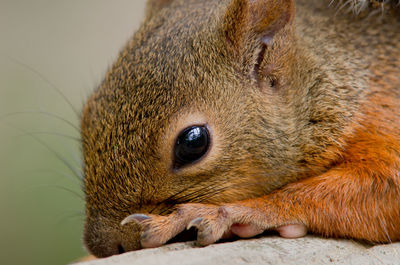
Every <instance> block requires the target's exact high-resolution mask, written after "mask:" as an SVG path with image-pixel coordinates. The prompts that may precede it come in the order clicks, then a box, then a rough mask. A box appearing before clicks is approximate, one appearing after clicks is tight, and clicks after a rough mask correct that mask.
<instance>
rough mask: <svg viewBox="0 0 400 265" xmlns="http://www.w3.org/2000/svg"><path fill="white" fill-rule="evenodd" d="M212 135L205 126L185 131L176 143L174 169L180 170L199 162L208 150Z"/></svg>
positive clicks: (193, 127)
mask: <svg viewBox="0 0 400 265" xmlns="http://www.w3.org/2000/svg"><path fill="white" fill-rule="evenodd" d="M209 144H210V135H209V132H208V130H207V128H206V127H205V126H192V127H189V128H186V129H184V130H183V131H182V132H181V133H180V134H179V136H178V139H177V140H176V143H175V150H174V155H175V158H174V159H175V162H174V168H179V167H182V166H184V165H187V164H190V163H193V162H195V161H196V160H199V159H200V158H201V157H202V156H203V155H204V154H205V153H206V152H207V150H208V147H209Z"/></svg>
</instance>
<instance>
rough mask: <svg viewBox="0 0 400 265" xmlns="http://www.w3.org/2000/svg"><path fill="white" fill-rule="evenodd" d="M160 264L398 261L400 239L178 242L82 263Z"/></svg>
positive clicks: (365, 263)
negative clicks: (200, 244) (371, 243)
mask: <svg viewBox="0 0 400 265" xmlns="http://www.w3.org/2000/svg"><path fill="white" fill-rule="evenodd" d="M112 264H117V265H128V264H129V265H136V264H146V265H153V264H154V265H160V264H274V265H279V264H299V265H302V264H304V265H305V264H307V265H309V264H352V265H369V264H371V265H372V264H385V265H386V264H397V265H400V243H394V244H389V245H378V246H373V247H372V246H369V245H363V244H360V243H358V242H354V241H350V240H333V239H323V238H317V237H312V236H307V237H305V238H299V239H283V238H279V237H264V238H258V239H252V240H240V241H235V242H232V243H221V244H214V245H211V246H208V247H205V248H199V247H196V246H195V245H194V243H192V242H189V243H177V244H171V245H167V246H164V247H161V248H156V249H146V250H141V251H135V252H130V253H126V254H123V255H119V256H113V257H110V258H107V259H101V260H94V261H89V262H83V263H79V265H112Z"/></svg>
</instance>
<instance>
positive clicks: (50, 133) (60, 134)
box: [17, 131, 81, 142]
mask: <svg viewBox="0 0 400 265" xmlns="http://www.w3.org/2000/svg"><path fill="white" fill-rule="evenodd" d="M30 134H32V135H53V136H60V137H64V138H67V139H70V140H74V141H77V142H81V139H80V138H78V137H74V136H71V135H67V134H63V133H56V132H43V131H38V132H31V133H30ZM26 135H27V134H20V135H17V137H22V136H26Z"/></svg>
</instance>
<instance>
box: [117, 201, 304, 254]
mask: <svg viewBox="0 0 400 265" xmlns="http://www.w3.org/2000/svg"><path fill="white" fill-rule="evenodd" d="M129 222H136V223H138V224H139V225H140V226H141V227H142V235H141V245H142V247H143V248H152V247H159V246H161V245H164V244H165V243H166V242H167V241H169V240H170V239H172V238H173V237H175V236H176V235H178V234H179V233H181V232H182V231H183V230H185V229H190V228H191V227H196V228H197V242H198V244H199V245H201V246H207V245H210V244H212V243H214V242H216V241H218V240H220V239H225V238H230V237H232V236H234V235H236V236H239V237H242V238H249V237H254V236H256V235H258V234H261V233H262V232H264V231H265V230H266V229H270V228H272V226H271V223H270V222H269V221H268V218H265V215H264V214H263V213H262V212H261V211H258V210H257V209H253V208H250V207H245V206H236V205H233V204H231V205H226V206H216V205H206V204H197V203H193V204H182V205H179V206H178V208H177V210H176V211H175V212H173V213H172V214H170V215H168V216H159V215H151V214H148V215H144V214H133V215H130V216H128V217H127V218H125V219H124V220H123V221H122V223H121V224H122V225H123V224H125V223H129ZM275 228H276V230H277V231H278V232H279V234H280V235H281V236H282V237H286V238H297V237H302V236H304V235H306V234H307V229H306V227H305V226H304V225H303V224H285V225H282V226H275Z"/></svg>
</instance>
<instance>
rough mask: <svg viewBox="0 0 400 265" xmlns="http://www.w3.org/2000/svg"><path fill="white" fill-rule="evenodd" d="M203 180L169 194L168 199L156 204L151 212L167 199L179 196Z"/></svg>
mask: <svg viewBox="0 0 400 265" xmlns="http://www.w3.org/2000/svg"><path fill="white" fill-rule="evenodd" d="M202 181H204V180H200V181H197V182H195V183H193V184H192V185H190V186H189V187H185V188H183V189H182V190H179V191H178V192H176V193H174V194H172V195H171V196H169V197H168V198H166V199H164V200H162V201H161V202H159V203H157V204H156V205H155V207H154V208H153V209H151V210H150V213H152V212H153V211H154V210H156V209H157V207H158V206H160V205H162V204H164V203H166V202H167V201H171V200H174V198H175V197H176V196H178V195H179V194H181V193H183V192H185V191H186V190H189V189H191V188H193V187H195V186H197V185H198V184H200V183H201V182H202Z"/></svg>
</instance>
